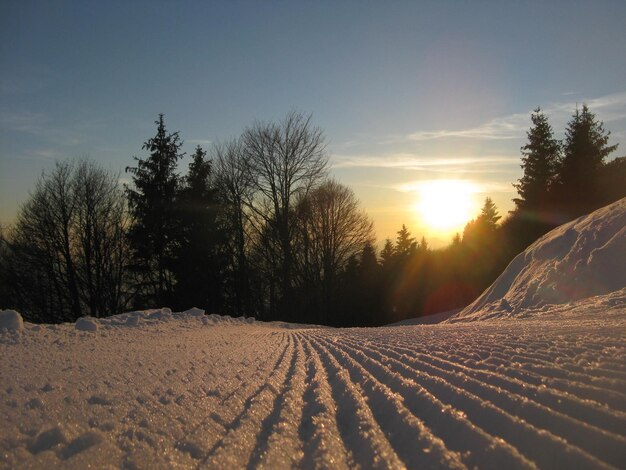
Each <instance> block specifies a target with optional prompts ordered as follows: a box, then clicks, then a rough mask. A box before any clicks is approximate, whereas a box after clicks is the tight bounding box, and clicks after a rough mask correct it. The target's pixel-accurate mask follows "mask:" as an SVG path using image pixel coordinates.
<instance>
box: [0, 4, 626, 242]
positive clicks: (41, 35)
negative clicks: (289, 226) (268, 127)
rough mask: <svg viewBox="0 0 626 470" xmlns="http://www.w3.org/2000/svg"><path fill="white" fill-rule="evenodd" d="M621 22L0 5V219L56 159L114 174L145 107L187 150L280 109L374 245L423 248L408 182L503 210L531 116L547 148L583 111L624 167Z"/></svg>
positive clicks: (496, 14) (625, 37)
mask: <svg viewBox="0 0 626 470" xmlns="http://www.w3.org/2000/svg"><path fill="white" fill-rule="evenodd" d="M625 26H626V2H624V1H617V0H616V1H588V2H577V1H563V2H556V1H555V2H544V1H533V2H528V1H471V2H470V1H425V2H401V1H395V2H349V1H341V2H334V1H333V2H331V1H329V2H325V1H315V2H313V1H284V2H260V1H251V2H238V1H228V2H227V1H224V2H191V1H187V2H183V1H180V2H178V1H177V2H174V1H171V2H164V1H150V2H139V1H133V2H115V1H99V2H94V1H87V0H82V1H77V2H65V1H54V2H28V1H19V2H18V1H7V0H4V1H2V2H1V3H0V221H2V222H3V223H7V222H10V221H11V220H12V219H13V218H14V216H15V213H16V211H17V208H18V207H19V204H20V203H22V202H24V200H25V199H26V198H27V194H28V190H29V188H32V187H33V185H34V182H35V180H36V178H37V176H38V175H39V174H40V173H41V171H42V170H45V169H49V168H51V166H52V165H53V164H54V160H55V159H61V158H65V157H76V156H90V157H92V158H93V159H95V160H98V161H99V162H101V163H103V164H104V165H105V166H106V167H108V168H111V169H112V170H116V171H117V170H123V168H124V167H125V166H127V165H129V164H131V163H132V160H131V157H132V156H133V155H139V156H141V155H143V153H142V151H141V144H142V142H144V141H145V140H146V139H148V138H149V137H151V136H152V135H153V134H154V130H155V127H154V124H153V121H154V120H155V119H156V117H157V114H158V113H160V112H163V113H165V118H166V124H167V127H168V128H169V129H170V130H178V131H180V133H181V137H182V138H183V140H185V150H186V151H187V152H190V151H191V150H192V149H193V147H194V146H195V145H196V144H198V143H200V144H204V143H206V142H208V141H213V142H214V141H216V140H226V139H228V138H230V137H232V136H235V135H237V134H239V133H240V132H241V131H242V130H243V128H244V127H245V126H247V125H249V124H250V123H251V122H252V121H253V120H254V119H255V118H258V119H280V118H281V117H282V116H284V115H285V113H286V112H287V111H289V110H290V109H294V108H295V109H299V110H302V111H305V112H308V113H312V114H313V119H314V121H315V123H316V124H317V125H319V126H320V127H322V128H323V129H325V132H326V136H327V140H328V151H329V155H330V157H331V164H332V168H331V173H332V175H333V176H335V177H336V178H337V179H339V180H340V181H342V182H344V183H346V184H349V185H350V186H351V187H353V189H354V190H355V192H356V193H357V195H358V196H359V198H360V199H361V201H362V203H363V206H364V208H365V209H366V210H367V211H368V212H369V213H370V215H371V217H372V218H373V219H374V221H375V225H376V230H377V234H378V237H379V238H384V237H387V236H393V235H394V233H395V231H396V230H397V229H398V228H399V226H400V225H401V224H402V223H403V222H404V223H407V225H408V226H409V228H410V229H411V230H412V231H413V232H414V234H415V235H418V236H421V235H422V234H426V235H427V236H429V237H432V238H435V240H434V241H435V243H437V240H436V235H434V234H429V233H428V230H427V229H426V228H425V227H423V226H421V225H420V220H419V217H417V216H416V214H415V211H414V210H413V209H412V207H413V205H414V202H415V197H416V195H415V191H414V188H415V187H416V184H417V182H419V181H421V180H430V179H437V178H457V179H465V180H470V181H472V182H474V183H476V184H477V185H478V186H479V188H480V191H481V192H480V194H477V196H476V197H477V198H478V199H481V198H483V197H484V196H485V195H491V196H492V197H493V199H494V200H495V202H496V204H497V205H498V207H499V208H500V210H501V212H506V211H507V210H509V209H511V208H512V204H511V202H510V199H511V198H512V197H513V196H514V190H513V188H512V186H511V182H513V181H515V180H516V179H517V178H519V177H520V176H521V170H520V168H519V158H520V154H519V147H520V146H521V145H522V144H523V143H524V138H525V131H526V130H527V128H528V126H529V124H530V119H529V115H530V112H531V110H532V109H533V108H535V107H536V106H537V105H541V106H542V107H543V108H545V109H546V111H547V113H548V115H549V116H550V118H551V122H552V124H553V126H554V128H555V131H556V132H557V135H559V136H561V135H562V132H563V129H564V126H565V123H566V122H567V120H568V117H569V116H570V115H571V113H572V111H573V109H574V107H575V105H576V103H582V102H587V103H588V104H589V105H590V107H591V110H592V111H594V112H596V113H597V115H598V117H599V118H600V119H601V120H603V121H604V122H605V127H606V128H607V129H609V130H611V131H612V137H611V143H620V148H619V149H618V151H617V152H616V153H615V154H614V155H613V156H619V155H624V154H626V146H625V144H626V47H625V46H624V45H625V44H626V27H625ZM183 165H185V161H184V160H183ZM124 176H125V175H123V174H122V177H124Z"/></svg>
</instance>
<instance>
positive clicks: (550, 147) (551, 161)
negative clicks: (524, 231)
mask: <svg viewBox="0 0 626 470" xmlns="http://www.w3.org/2000/svg"><path fill="white" fill-rule="evenodd" d="M531 120H532V123H533V125H532V127H531V128H530V130H529V131H528V132H527V133H526V135H527V137H528V143H527V144H526V145H524V146H523V147H522V148H521V152H522V165H521V166H522V169H523V170H524V175H523V176H522V178H520V179H519V182H518V183H517V184H513V186H514V187H515V188H516V189H517V192H518V194H519V196H520V197H519V198H516V199H513V201H514V202H515V204H516V206H517V209H518V210H523V211H530V212H537V211H542V210H545V208H546V205H547V204H548V201H549V190H550V185H551V184H552V183H553V182H554V178H555V175H556V171H557V168H558V164H559V159H560V150H561V145H560V142H559V141H558V140H556V139H555V138H554V136H553V132H552V127H551V126H550V124H549V123H548V118H547V116H546V115H545V114H544V113H543V112H542V111H541V108H537V109H535V110H534V112H533V114H532V115H531Z"/></svg>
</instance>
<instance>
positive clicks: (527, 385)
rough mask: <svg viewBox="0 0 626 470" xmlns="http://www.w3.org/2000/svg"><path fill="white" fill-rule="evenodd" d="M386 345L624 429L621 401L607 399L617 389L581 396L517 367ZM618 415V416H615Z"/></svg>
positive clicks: (578, 414)
mask: <svg viewBox="0 0 626 470" xmlns="http://www.w3.org/2000/svg"><path fill="white" fill-rule="evenodd" d="M383 346H384V347H385V348H387V349H389V350H391V351H399V352H401V353H402V354H405V355H407V354H409V355H411V354H412V355H413V357H414V358H416V359H420V360H423V361H424V362H427V363H430V364H432V365H436V366H439V367H443V368H446V367H451V368H453V369H454V370H457V371H462V372H464V373H467V374H473V375H474V376H475V378H476V377H480V381H482V382H486V383H490V384H492V385H495V386H497V387H499V388H505V389H507V390H509V391H512V392H522V395H523V396H528V394H529V391H532V392H533V395H532V396H533V398H534V399H535V400H537V401H540V402H542V403H543V404H545V405H546V406H548V407H554V408H555V409H563V408H565V409H569V411H570V412H571V413H575V414H577V416H580V419H582V420H584V421H586V422H600V423H605V424H613V426H612V428H611V431H612V432H619V429H622V430H623V422H624V419H626V414H624V413H623V409H622V406H621V405H622V403H621V400H617V399H616V400H614V401H613V400H607V398H608V397H614V398H619V396H620V395H621V394H620V393H619V392H615V394H614V395H609V391H605V390H602V391H598V390H595V393H589V391H588V390H587V389H585V390H583V393H580V394H581V395H582V397H580V396H578V395H576V393H574V390H573V387H570V390H569V391H562V392H563V393H561V392H559V390H560V389H559V390H554V389H551V388H548V387H547V386H546V380H545V378H544V377H542V376H539V375H536V376H535V380H532V381H528V380H526V381H525V380H523V379H521V378H519V377H518V376H517V374H515V372H517V369H514V368H505V367H499V368H491V367H487V368H486V369H487V370H485V369H484V368H481V367H480V366H481V365H482V366H483V367H484V363H483V364H476V363H470V362H468V361H456V362H455V361H454V359H455V356H454V355H451V356H449V357H447V358H442V357H440V355H438V354H432V355H428V354H424V353H423V352H421V351H415V350H413V349H411V348H409V347H407V346H404V345H403V346H400V345H398V344H395V345H388V346H387V345H383ZM506 373H511V374H512V375H513V376H514V377H509V376H507V375H506ZM601 401H605V402H607V401H611V405H616V406H614V409H613V410H611V409H610V408H608V407H607V406H605V405H604V404H602V403H601ZM615 413H616V414H617V417H616V416H615Z"/></svg>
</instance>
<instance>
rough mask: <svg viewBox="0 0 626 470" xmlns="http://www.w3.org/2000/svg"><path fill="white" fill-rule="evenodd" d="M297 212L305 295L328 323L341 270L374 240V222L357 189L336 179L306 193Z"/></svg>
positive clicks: (298, 251)
mask: <svg viewBox="0 0 626 470" xmlns="http://www.w3.org/2000/svg"><path fill="white" fill-rule="evenodd" d="M297 212H298V214H299V220H298V230H297V234H298V235H297V237H296V238H295V244H294V245H295V246H296V247H297V249H296V252H295V257H294V259H295V260H296V265H297V272H298V274H299V278H300V279H301V281H302V283H303V286H302V287H303V288H304V289H303V290H302V292H303V294H304V295H303V297H304V298H305V299H309V300H313V302H311V303H312V304H317V305H318V307H319V310H320V311H319V313H318V320H319V319H321V320H322V322H324V323H328V322H329V321H331V315H332V313H333V311H334V309H335V306H336V300H337V299H336V297H337V295H336V294H337V284H338V282H339V274H340V272H341V270H342V269H343V268H344V267H345V265H346V263H347V262H348V260H349V259H350V258H351V257H354V256H356V255H358V254H359V253H360V252H361V251H362V250H363V247H364V246H365V245H366V244H368V243H372V242H373V239H374V236H373V226H372V222H371V221H370V219H369V217H367V215H366V214H365V213H364V212H363V211H362V210H360V208H359V203H358V200H357V199H356V197H355V195H354V192H353V191H352V190H351V189H350V188H348V187H347V186H344V185H342V184H339V183H337V182H336V181H333V180H329V181H325V182H324V183H322V184H321V185H320V186H318V187H317V188H315V189H313V190H312V191H311V192H310V193H309V194H308V195H307V196H304V197H302V198H301V199H300V201H299V203H298V210H297ZM307 294H308V295H307ZM316 294H318V295H316ZM310 296H313V297H318V296H319V297H318V298H319V300H318V301H315V300H317V299H311V298H310ZM307 303H309V302H307Z"/></svg>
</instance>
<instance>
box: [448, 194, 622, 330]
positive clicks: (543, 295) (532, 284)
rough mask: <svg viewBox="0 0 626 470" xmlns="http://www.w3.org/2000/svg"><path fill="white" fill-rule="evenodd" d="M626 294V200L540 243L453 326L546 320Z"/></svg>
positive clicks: (583, 218)
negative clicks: (584, 303)
mask: <svg viewBox="0 0 626 470" xmlns="http://www.w3.org/2000/svg"><path fill="white" fill-rule="evenodd" d="M624 289H626V198H624V199H621V200H619V201H617V202H615V203H613V204H610V205H608V206H606V207H604V208H602V209H599V210H597V211H595V212H593V213H591V214H588V215H586V216H583V217H580V218H578V219H576V220H574V221H572V222H570V223H567V224H565V225H562V226H560V227H558V228H556V229H555V230H553V231H551V232H549V233H548V234H546V235H545V236H543V237H542V238H540V239H539V240H537V241H536V242H535V243H533V244H532V245H531V246H530V247H529V248H528V249H526V250H525V251H524V252H523V253H521V254H519V255H518V256H517V257H516V258H515V259H514V260H513V261H512V262H511V263H510V264H509V266H508V267H507V268H506V269H505V270H504V272H503V273H502V274H501V275H500V277H498V279H497V280H496V281H495V282H494V283H493V284H492V285H491V287H490V288H489V289H487V290H486V291H485V292H484V293H483V294H482V295H481V296H480V297H479V298H478V299H476V301H475V302H474V303H472V304H471V305H469V306H468V307H467V308H465V309H464V310H463V311H461V312H460V313H458V314H457V315H455V316H453V317H452V318H451V319H450V320H449V321H451V322H453V321H467V320H485V319H490V318H510V317H519V316H525V317H529V316H535V315H545V314H546V309H549V308H550V307H554V306H557V305H562V304H571V303H572V302H576V301H580V300H584V299H589V298H592V297H596V296H599V297H602V296H606V295H608V294H612V293H616V292H622V294H623V293H624V292H625V291H624ZM598 301H601V300H600V299H599V300H598Z"/></svg>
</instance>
